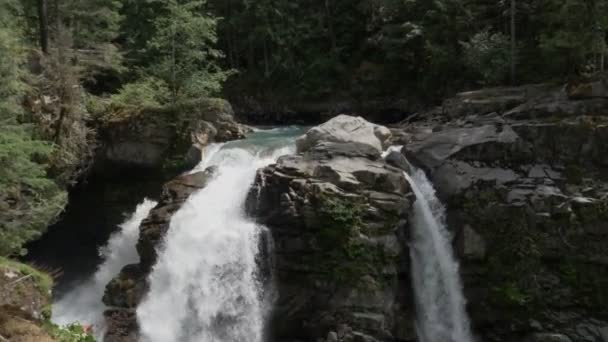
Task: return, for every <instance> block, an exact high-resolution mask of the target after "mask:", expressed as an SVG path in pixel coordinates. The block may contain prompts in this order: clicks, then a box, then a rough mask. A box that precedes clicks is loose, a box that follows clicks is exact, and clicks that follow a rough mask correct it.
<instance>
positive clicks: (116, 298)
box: [103, 167, 215, 342]
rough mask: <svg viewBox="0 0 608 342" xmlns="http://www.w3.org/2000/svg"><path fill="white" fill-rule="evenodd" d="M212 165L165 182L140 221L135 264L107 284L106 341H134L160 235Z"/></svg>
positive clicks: (202, 183)
mask: <svg viewBox="0 0 608 342" xmlns="http://www.w3.org/2000/svg"><path fill="white" fill-rule="evenodd" d="M214 173H215V168H213V167H211V168H208V169H207V170H205V171H202V172H197V173H191V174H184V175H181V176H179V177H177V178H175V179H173V180H172V181H170V182H168V183H167V184H165V185H164V187H163V191H162V195H161V198H160V200H159V203H158V205H157V206H156V207H155V208H154V209H152V210H151V211H150V213H149V215H148V217H146V218H145V219H144V221H143V222H142V223H141V226H140V228H139V230H140V235H139V240H138V242H137V252H138V254H139V257H140V262H139V263H138V264H133V265H127V266H125V267H124V268H123V269H122V271H121V272H120V274H118V275H117V276H116V277H114V279H112V281H110V283H109V284H108V285H107V286H106V290H105V294H104V296H103V302H104V303H105V304H106V305H107V306H109V307H110V309H108V310H107V311H106V312H105V318H106V323H107V330H106V337H105V339H104V340H105V341H106V342H136V341H137V340H138V338H139V337H138V333H139V332H138V325H137V317H136V314H135V310H136V308H137V306H138V305H139V303H140V301H141V300H142V299H143V297H144V295H145V294H146V292H147V291H148V283H147V278H148V275H149V274H150V272H151V270H152V267H153V266H154V264H155V263H156V260H157V258H158V254H157V253H158V250H159V248H160V245H161V243H162V241H163V237H164V236H165V235H166V233H167V231H168V230H169V226H170V223H171V217H172V216H173V214H174V213H175V212H177V210H179V208H181V206H182V205H183V204H184V203H185V202H186V200H187V199H188V197H189V196H190V195H192V194H193V193H194V192H196V191H198V190H200V189H202V188H204V187H205V186H206V185H207V183H208V182H209V180H210V179H211V178H212V177H213V175H214Z"/></svg>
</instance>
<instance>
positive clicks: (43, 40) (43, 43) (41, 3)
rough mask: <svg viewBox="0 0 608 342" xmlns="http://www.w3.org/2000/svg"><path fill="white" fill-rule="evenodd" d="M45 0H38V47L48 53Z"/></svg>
mask: <svg viewBox="0 0 608 342" xmlns="http://www.w3.org/2000/svg"><path fill="white" fill-rule="evenodd" d="M47 12H48V11H47V5H46V0H38V25H40V28H39V29H40V35H39V38H40V49H41V50H42V52H44V54H48V53H49V23H48V15H47Z"/></svg>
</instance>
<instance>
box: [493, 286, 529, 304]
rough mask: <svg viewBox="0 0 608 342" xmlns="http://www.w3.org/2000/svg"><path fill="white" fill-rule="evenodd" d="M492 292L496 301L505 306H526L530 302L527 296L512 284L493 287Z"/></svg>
mask: <svg viewBox="0 0 608 342" xmlns="http://www.w3.org/2000/svg"><path fill="white" fill-rule="evenodd" d="M494 292H495V295H496V296H497V297H496V299H498V301H499V302H501V303H503V304H507V305H517V306H526V305H527V304H529V303H530V301H531V300H532V297H531V296H530V295H529V294H527V293H526V292H525V291H524V290H522V289H521V288H519V287H518V286H517V285H516V284H513V283H507V284H504V285H503V286H499V287H495V288H494Z"/></svg>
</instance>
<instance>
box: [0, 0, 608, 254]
mask: <svg viewBox="0 0 608 342" xmlns="http://www.w3.org/2000/svg"><path fill="white" fill-rule="evenodd" d="M0 1H1V2H0V7H1V8H0V122H1V126H0V255H16V254H20V253H23V252H24V251H23V250H22V245H23V243H24V242H26V241H28V240H30V239H32V238H35V237H36V236H38V235H39V234H40V233H41V232H42V231H43V229H44V227H46V226H47V225H48V223H49V222H51V221H52V220H53V219H54V218H56V217H57V215H58V214H59V213H60V212H61V210H62V208H63V206H64V204H65V201H66V195H65V189H67V188H68V187H69V186H70V185H71V184H73V183H74V182H75V181H76V180H77V179H78V177H79V176H80V175H81V174H82V173H83V172H85V171H86V169H87V163H88V161H89V160H90V156H91V154H92V151H93V149H94V147H95V131H94V129H93V128H94V126H95V125H92V124H91V123H90V122H92V121H91V120H98V119H100V118H103V116H104V115H106V114H107V113H108V112H112V111H117V110H120V109H124V108H131V109H133V108H137V107H142V106H163V105H174V104H176V103H178V102H183V101H185V100H191V99H193V98H198V97H204V96H211V95H220V94H221V93H222V92H223V93H224V95H225V96H228V97H229V98H231V99H235V100H239V99H243V98H254V99H255V100H256V101H260V102H264V101H273V100H276V99H280V100H282V101H286V102H289V101H302V100H303V101H313V102H314V101H331V100H335V101H338V100H341V99H343V98H356V99H359V100H365V99H375V98H387V97H388V98H401V97H409V98H415V99H416V100H417V101H420V102H423V103H425V102H429V101H435V100H437V99H440V98H441V97H442V96H445V95H446V94H449V93H450V92H453V91H456V90H460V89H464V88H472V87H479V86H484V85H503V84H510V83H524V82H540V81H547V80H561V79H564V78H566V77H568V76H571V75H575V74H583V73H590V72H595V71H600V70H603V68H604V56H605V53H606V28H607V27H608V4H607V3H606V2H605V1H600V0H540V1H537V0H535V1H531V0H510V1H507V0H501V1H498V2H495V1H483V0H472V1H468V2H463V1H459V0H434V1H427V0H303V1H290V0H275V1H269V0H256V1H252V0H207V1H200V0H146V1H141V0H123V1H119V0H23V1H17V0H0Z"/></svg>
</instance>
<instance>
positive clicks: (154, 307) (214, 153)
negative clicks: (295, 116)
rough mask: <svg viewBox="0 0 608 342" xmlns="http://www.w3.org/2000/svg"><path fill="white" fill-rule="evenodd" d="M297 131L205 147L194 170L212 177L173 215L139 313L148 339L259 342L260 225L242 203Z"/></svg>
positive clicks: (271, 132)
mask: <svg viewBox="0 0 608 342" xmlns="http://www.w3.org/2000/svg"><path fill="white" fill-rule="evenodd" d="M299 133H301V131H300V130H299V129H290V128H283V129H274V130H268V131H258V132H255V133H253V134H252V135H251V136H250V137H248V139H246V140H243V141H237V142H232V143H228V144H225V145H214V146H210V147H209V148H208V149H207V151H206V154H205V156H204V159H203V161H202V162H201V165H199V166H198V167H197V168H196V170H202V169H205V168H206V167H209V166H217V167H218V174H217V175H216V176H215V177H214V178H213V180H212V181H211V182H210V183H209V184H208V185H207V186H206V187H205V188H204V189H202V190H201V191H199V192H197V193H195V194H193V195H192V196H190V198H189V199H188V200H187V201H186V203H185V204H184V205H183V206H182V208H181V209H180V210H179V211H178V212H177V213H175V214H174V215H173V217H172V219H171V224H170V229H169V231H168V233H167V236H166V238H165V242H164V246H163V248H162V250H161V252H160V254H159V260H158V263H157V264H156V266H155V267H154V269H153V271H152V274H151V276H150V291H149V293H148V295H147V296H146V298H145V299H144V301H143V302H142V303H141V304H140V306H139V308H138V310H137V317H138V321H139V324H140V328H141V335H142V340H143V341H146V342H167V341H180V342H215V341H218V342H243V341H248V342H259V341H262V340H263V327H264V318H265V313H266V308H265V305H264V299H263V295H262V293H263V291H262V288H261V287H262V286H261V283H260V280H259V279H258V277H257V276H258V274H257V265H256V254H257V253H258V247H259V234H260V232H261V227H258V226H257V225H256V224H255V223H254V222H253V221H251V220H250V219H248V218H247V217H246V216H245V213H244V209H243V205H244V202H245V198H246V195H247V192H248V191H249V188H250V186H251V184H252V182H253V180H254V178H255V173H256V170H257V169H258V168H260V167H263V166H266V165H268V164H271V163H273V162H275V161H276V159H277V158H278V157H279V156H280V155H284V154H288V153H292V152H294V150H295V145H294V144H293V142H294V140H295V136H296V135H298V134H299Z"/></svg>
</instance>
